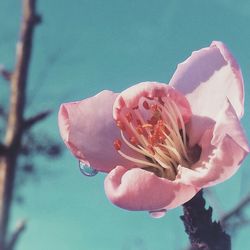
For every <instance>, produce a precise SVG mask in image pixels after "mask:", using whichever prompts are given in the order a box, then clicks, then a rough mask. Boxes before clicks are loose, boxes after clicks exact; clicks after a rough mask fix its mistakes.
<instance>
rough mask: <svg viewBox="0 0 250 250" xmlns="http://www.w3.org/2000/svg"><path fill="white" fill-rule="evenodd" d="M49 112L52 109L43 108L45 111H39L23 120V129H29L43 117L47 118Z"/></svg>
mask: <svg viewBox="0 0 250 250" xmlns="http://www.w3.org/2000/svg"><path fill="white" fill-rule="evenodd" d="M51 113H52V110H45V111H42V112H40V113H38V114H36V115H34V116H32V117H30V118H28V119H26V120H25V121H24V124H23V129H25V130H27V129H30V128H31V127H33V126H34V125H35V124H37V123H38V122H40V121H42V120H44V119H45V118H47V117H48V116H49V115H50V114H51Z"/></svg>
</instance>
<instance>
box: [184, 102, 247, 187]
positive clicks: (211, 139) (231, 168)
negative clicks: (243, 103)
mask: <svg viewBox="0 0 250 250" xmlns="http://www.w3.org/2000/svg"><path fill="white" fill-rule="evenodd" d="M200 146H201V147H202V152H201V157H200V160H199V161H198V162H197V163H196V164H195V165H194V166H192V169H193V170H190V169H187V168H182V167H180V169H179V170H180V173H179V174H180V175H181V178H182V179H185V180H184V183H186V184H190V185H191V184H192V185H196V186H197V187H200V188H201V187H208V186H212V185H215V184H217V183H220V182H223V181H225V180H226V179H228V178H230V177H231V176H232V175H233V174H234V173H235V172H236V171H237V170H238V168H239V166H240V164H241V162H242V161H243V159H244V158H245V157H246V155H247V154H248V153H249V146H248V144H247V140H246V136H245V134H244V131H243V129H242V127H241V125H240V122H239V119H238V117H237V115H236V113H235V111H234V109H233V107H232V105H231V104H230V103H229V102H226V105H225V106H224V108H223V110H222V111H221V112H220V115H219V116H218V121H217V123H216V125H215V127H214V129H212V128H211V129H209V130H207V131H206V133H204V135H203V137H202V139H201V142H200Z"/></svg>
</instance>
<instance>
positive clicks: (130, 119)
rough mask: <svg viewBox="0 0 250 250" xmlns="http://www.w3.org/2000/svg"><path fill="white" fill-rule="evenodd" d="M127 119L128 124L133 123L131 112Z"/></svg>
mask: <svg viewBox="0 0 250 250" xmlns="http://www.w3.org/2000/svg"><path fill="white" fill-rule="evenodd" d="M126 118H127V121H128V122H131V121H132V119H133V117H132V114H131V113H130V112H128V113H127V114H126Z"/></svg>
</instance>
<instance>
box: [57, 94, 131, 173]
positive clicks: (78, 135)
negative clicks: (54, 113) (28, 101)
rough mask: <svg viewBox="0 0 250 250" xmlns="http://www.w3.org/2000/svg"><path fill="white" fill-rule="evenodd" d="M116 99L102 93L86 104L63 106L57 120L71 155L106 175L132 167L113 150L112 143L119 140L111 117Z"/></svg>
mask: <svg viewBox="0 0 250 250" xmlns="http://www.w3.org/2000/svg"><path fill="white" fill-rule="evenodd" d="M117 95H118V94H116V93H113V92H111V91H102V92H101V93H99V94H98V95H96V96H94V97H91V98H88V99H85V100H83V101H79V102H71V103H66V104H62V105H61V107H60V111H59V116H58V119H59V128H60V133H61V136H62V138H63V140H64V142H65V144H66V145H67V147H68V148H69V149H70V150H71V152H72V153H73V154H74V155H75V156H76V157H77V158H78V159H80V160H81V161H82V162H84V163H85V164H87V165H90V166H91V167H93V168H95V169H97V170H99V171H103V172H109V171H110V170H111V169H113V168H114V167H115V166H116V165H117V164H126V165H129V163H128V162H127V161H126V160H125V159H124V158H122V157H121V156H120V155H119V154H118V153H117V151H116V150H115V149H114V147H113V141H114V140H115V139H117V138H120V131H119V130H118V129H117V127H116V124H115V122H114V119H113V117H112V109H113V103H114V101H115V99H116V97H117ZM130 165H131V164H130Z"/></svg>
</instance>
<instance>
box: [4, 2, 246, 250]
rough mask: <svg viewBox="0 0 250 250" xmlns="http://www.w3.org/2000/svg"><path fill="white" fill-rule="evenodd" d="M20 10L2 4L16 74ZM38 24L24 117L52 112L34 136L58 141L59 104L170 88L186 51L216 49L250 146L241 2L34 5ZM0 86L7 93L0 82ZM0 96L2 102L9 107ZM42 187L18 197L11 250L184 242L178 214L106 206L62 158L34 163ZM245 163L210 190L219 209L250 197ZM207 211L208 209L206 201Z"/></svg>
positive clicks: (129, 249)
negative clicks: (152, 86)
mask: <svg viewBox="0 0 250 250" xmlns="http://www.w3.org/2000/svg"><path fill="white" fill-rule="evenodd" d="M20 8H21V5H20V3H19V1H8V0H1V2H0V31H1V33H0V64H5V65H6V66H7V67H9V68H11V67H12V66H13V58H14V53H15V51H14V48H15V43H16V40H17V38H18V28H19V20H20ZM38 9H39V12H40V13H41V14H42V16H43V23H42V25H41V26H39V27H38V28H37V30H36V34H35V39H34V43H35V45H34V53H33V58H32V66H31V72H30V76H29V88H28V97H29V101H28V105H29V106H28V110H27V114H33V113H35V112H38V111H40V110H42V109H47V108H52V109H53V110H54V111H55V112H54V114H53V115H52V116H51V117H50V118H49V119H48V120H47V121H46V122H44V123H42V124H40V125H39V126H38V127H37V128H36V131H37V133H40V131H48V133H49V134H50V135H51V136H52V137H53V138H55V139H58V140H60V137H59V133H58V128H57V110H58V108H59V105H60V103H62V102H67V101H73V100H80V99H84V98H86V97H88V96H92V95H94V94H96V93H97V92H99V91H101V90H103V89H111V90H113V91H117V92H119V91H121V90H123V89H125V88H127V87H128V86H130V85H132V84H134V83H137V82H142V81H146V80H154V81H160V82H166V83H167V82H168V81H169V79H170V78H171V75H172V74H173V72H174V70H175V68H176V65H177V64H178V63H179V62H181V61H183V60H184V59H185V58H186V57H187V56H189V55H190V54H191V52H192V51H193V50H197V49H199V48H202V47H205V46H208V45H209V44H210V43H211V41H213V40H220V41H223V42H224V43H226V44H227V45H228V47H229V48H230V50H231V51H232V52H233V54H234V55H235V57H236V58H237V60H238V62H239V64H240V65H241V68H242V71H243V76H244V79H245V90H246V101H245V104H246V106H245V109H246V112H245V116H244V118H243V126H244V127H245V129H246V133H247V135H248V138H250V128H249V119H250V114H249V111H250V84H249V83H250V71H249V68H250V49H249V42H250V29H249V27H248V26H249V23H250V3H249V1H247V0H239V1H238V2H237V6H235V3H234V1H233V0H221V1H216V0H211V1H204V0H190V1H181V0H172V1H166V0H156V1H148V0H126V1H124V0H107V1H103V0H74V1H66V0H53V1H49V0H43V1H42V0H38ZM0 84H4V83H3V82H2V81H1V80H0ZM6 93H7V91H6V90H5V89H3V91H2V93H1V98H2V100H1V101H2V102H4V101H6V100H7V99H6ZM36 161H37V166H38V168H39V173H40V178H39V181H38V180H36V179H35V180H31V181H29V182H28V183H27V184H26V185H25V186H23V187H20V190H19V192H21V193H23V195H24V196H25V204H23V205H21V206H19V205H15V207H14V209H13V224H14V222H15V221H16V220H17V219H18V218H27V220H28V227H27V230H26V232H25V233H24V234H23V236H22V238H21V240H20V243H19V245H18V248H17V249H18V250H33V249H36V250H47V249H60V250H69V249H70V250H81V249H84V250H106V249H107V250H151V249H157V250H163V249H164V250H165V249H177V250H179V249H181V248H183V247H185V245H186V244H187V236H186V235H185V233H184V228H183V225H182V223H181V221H180V219H179V216H180V215H181V208H178V209H175V210H172V211H169V212H168V213H167V215H166V216H165V217H164V218H162V219H158V220H156V219H152V218H150V217H149V216H148V214H147V213H146V212H128V211H124V210H121V209H119V208H117V207H115V206H113V205H112V204H111V203H110V202H109V201H108V200H107V199H106V197H105V194H104V191H103V180H104V177H105V176H104V175H101V174H99V175H97V176H96V177H93V178H86V177H84V176H83V175H81V174H80V173H79V170H78V163H77V161H76V159H75V158H73V157H72V156H71V154H70V153H69V152H68V151H66V150H65V153H64V155H63V157H62V158H61V159H60V160H57V161H46V160H44V159H42V158H40V157H37V160H36ZM249 163H250V160H249V158H248V159H247V160H246V161H245V162H244V164H243V166H242V168H241V169H240V170H239V171H238V173H237V174H236V175H235V176H234V177H233V178H232V179H230V180H229V181H227V182H225V183H223V184H221V185H218V186H217V187H216V188H213V191H215V192H216V194H217V196H218V198H219V201H220V204H221V206H222V208H223V209H225V210H226V209H229V208H230V207H232V206H233V205H234V204H235V203H236V202H237V201H238V200H239V198H240V197H242V196H243V195H244V194H246V193H247V192H248V191H249V189H250V184H249V180H250V171H249ZM210 202H211V204H212V203H213V201H212V200H211V201H210ZM249 233H250V227H248V228H245V229H244V230H242V231H239V232H238V234H237V235H236V237H234V238H233V239H232V241H233V249H235V250H241V249H243V246H245V245H246V244H247V243H248V244H249V243H250V241H249Z"/></svg>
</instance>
